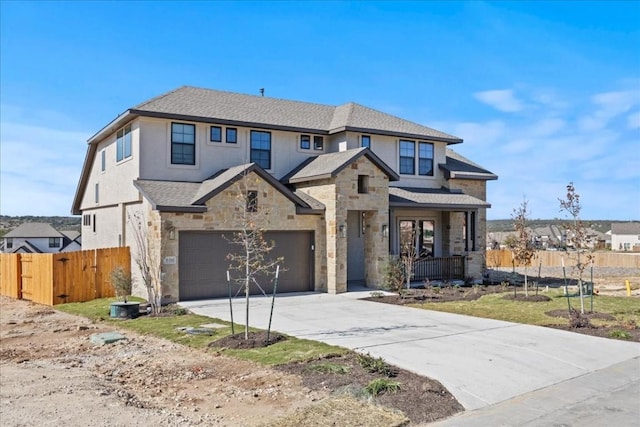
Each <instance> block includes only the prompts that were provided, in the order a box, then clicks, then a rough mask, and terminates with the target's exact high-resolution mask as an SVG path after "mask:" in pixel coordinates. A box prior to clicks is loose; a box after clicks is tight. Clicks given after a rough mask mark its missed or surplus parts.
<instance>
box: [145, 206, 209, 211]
mask: <svg viewBox="0 0 640 427" xmlns="http://www.w3.org/2000/svg"><path fill="white" fill-rule="evenodd" d="M154 210H157V211H159V212H178V213H205V212H206V211H207V207H206V206H166V205H155V206H154Z"/></svg>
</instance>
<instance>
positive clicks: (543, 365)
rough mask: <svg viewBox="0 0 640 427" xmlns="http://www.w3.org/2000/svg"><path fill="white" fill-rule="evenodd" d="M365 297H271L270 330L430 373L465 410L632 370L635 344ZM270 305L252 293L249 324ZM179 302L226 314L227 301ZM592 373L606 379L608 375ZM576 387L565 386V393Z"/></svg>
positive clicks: (261, 319)
mask: <svg viewBox="0 0 640 427" xmlns="http://www.w3.org/2000/svg"><path fill="white" fill-rule="evenodd" d="M366 296H368V292H365V293H356V292H354V293H352V292H350V293H347V294H340V295H330V294H323V293H306V294H282V295H280V296H278V298H277V299H276V305H275V309H274V318H273V323H272V329H273V330H276V331H280V332H283V333H286V334H289V335H293V336H296V337H299V338H307V339H311V340H316V341H322V342H326V343H328V344H333V345H338V346H342V347H347V348H350V349H354V350H357V351H361V352H369V353H370V354H371V355H373V356H376V357H383V358H384V359H385V360H387V361H388V362H389V363H391V364H393V365H396V366H398V367H401V368H404V369H407V370H410V371H413V372H416V373H418V374H421V375H424V376H427V377H430V378H433V379H436V380H438V381H440V382H441V383H442V384H443V385H444V386H445V387H446V388H447V389H448V390H449V391H450V392H451V393H452V394H453V395H454V396H455V397H456V398H457V399H458V401H459V402H460V403H461V404H462V405H463V406H464V407H465V408H466V409H467V410H475V409H480V408H486V407H491V406H492V405H496V404H498V403H500V402H505V401H508V400H509V399H513V398H515V397H517V396H522V395H525V394H526V393H530V392H533V391H536V390H543V389H546V388H548V387H550V386H554V385H556V384H563V383H566V384H567V387H569V388H570V389H571V388H572V386H571V383H567V381H569V380H572V379H578V378H581V377H584V376H585V375H588V374H595V373H596V372H600V371H601V372H605V373H606V372H608V371H606V369H607V368H610V367H613V366H614V365H618V364H623V365H621V366H626V367H627V368H628V369H630V370H633V368H634V366H635V367H636V368H638V359H636V358H638V357H640V344H638V343H629V342H623V341H617V340H610V339H605V338H598V337H592V336H587V335H581V334H576V333H571V332H565V331H561V330H556V329H551V328H544V327H537V326H529V325H521V324H515V323H509V322H502V321H498V320H491V319H482V318H476V317H469V316H461V315H456V314H450V313H442V312H436V311H428V310H420V309H415V308H409V307H401V306H395V305H389V304H381V303H375V302H368V301H359V300H357V298H359V297H366ZM270 304H271V299H270V298H265V297H252V298H251V301H250V320H249V323H250V325H251V326H254V327H258V328H266V326H267V323H268V319H269V310H270ZM180 305H182V306H183V307H185V308H188V309H189V310H191V311H192V312H194V313H197V314H202V315H206V316H210V317H217V318H220V319H224V320H230V318H229V301H228V300H225V299H221V300H205V301H188V302H181V303H180ZM233 309H234V314H235V317H236V320H240V319H242V321H244V309H245V303H244V300H243V299H235V300H234V302H233ZM626 362H628V365H625V364H624V363H626ZM638 370H640V369H636V371H638ZM636 373H637V372H636ZM598 378H599V379H600V380H601V381H603V384H606V383H607V375H605V374H601V375H600V376H599V377H598ZM603 386H604V385H603ZM576 393H577V391H575V390H572V389H571V390H570V393H569V394H570V395H575V394H576ZM568 399H569V400H570V399H571V397H568ZM447 425H458V424H447ZM461 425H462V424H461ZM465 425H466V424H465ZM469 425H473V424H469ZM485 425H486V424H485Z"/></svg>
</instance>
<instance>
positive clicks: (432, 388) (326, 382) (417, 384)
mask: <svg viewBox="0 0 640 427" xmlns="http://www.w3.org/2000/svg"><path fill="white" fill-rule="evenodd" d="M278 369H279V370H282V371H284V372H287V373H290V374H296V375H299V376H300V377H301V378H302V383H303V384H304V385H305V386H307V387H309V388H310V389H321V390H325V391H327V392H329V393H331V394H332V395H347V396H355V397H362V396H363V395H364V394H366V392H365V391H364V388H365V387H366V386H367V384H369V382H371V381H373V380H376V379H379V378H387V377H386V376H385V375H383V374H380V373H375V372H374V373H372V372H369V371H368V370H366V369H365V368H364V367H363V366H362V365H361V364H360V363H359V362H358V360H357V357H356V356H355V355H354V354H352V353H349V354H347V355H344V356H338V357H330V358H324V359H319V360H317V361H316V362H312V363H291V364H288V365H283V366H280V367H278ZM393 373H394V375H393V376H392V377H390V378H388V379H389V380H390V381H395V382H398V383H399V387H400V388H399V390H398V391H395V392H384V393H381V394H379V395H377V396H375V397H372V398H371V400H372V402H373V403H374V404H376V405H380V406H384V407H387V408H395V409H397V410H400V411H402V412H403V413H404V414H405V415H406V416H407V418H409V420H410V421H411V422H412V423H424V422H432V421H435V420H437V419H440V418H444V417H448V416H451V415H453V414H455V413H457V412H460V411H462V410H464V409H463V407H462V406H461V405H460V404H459V403H458V402H457V401H456V400H455V398H454V397H453V396H452V395H451V393H449V392H448V391H447V389H446V388H444V387H443V386H442V384H440V383H439V382H437V381H434V380H431V379H429V378H425V377H421V376H419V375H416V374H414V373H412V372H409V371H405V370H402V369H393ZM427 408H428V410H427Z"/></svg>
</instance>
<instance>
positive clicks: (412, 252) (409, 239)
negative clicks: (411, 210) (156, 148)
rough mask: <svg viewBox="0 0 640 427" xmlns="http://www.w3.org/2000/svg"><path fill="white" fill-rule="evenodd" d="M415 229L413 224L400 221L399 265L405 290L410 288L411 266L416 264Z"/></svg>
mask: <svg viewBox="0 0 640 427" xmlns="http://www.w3.org/2000/svg"><path fill="white" fill-rule="evenodd" d="M417 253H418V252H417V250H416V229H415V223H414V222H409V221H401V223H400V263H401V264H402V269H403V270H404V280H405V283H406V286H407V289H410V288H411V279H412V278H413V266H414V265H415V262H416V256H417Z"/></svg>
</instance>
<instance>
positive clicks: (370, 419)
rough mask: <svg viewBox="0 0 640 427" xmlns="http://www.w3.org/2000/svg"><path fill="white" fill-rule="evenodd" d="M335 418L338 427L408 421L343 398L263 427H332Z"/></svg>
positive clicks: (397, 424)
mask: <svg viewBox="0 0 640 427" xmlns="http://www.w3.org/2000/svg"><path fill="white" fill-rule="evenodd" d="M336 414H340V418H339V419H340V423H339V425H340V426H341V427H370V426H389V427H400V426H406V425H408V424H409V419H408V418H406V417H405V416H404V415H403V414H402V413H400V412H392V411H390V410H388V409H385V408H381V407H379V406H376V405H373V404H371V403H368V402H364V401H362V400H357V399H354V398H353V397H348V396H345V397H339V398H331V399H325V400H323V401H321V402H320V403H318V404H317V405H312V406H308V407H306V408H302V409H298V410H296V411H295V412H294V413H293V414H292V415H289V416H286V417H284V418H281V419H279V420H276V421H274V422H271V423H269V424H266V425H265V427H267V426H268V427H335V426H336V425H337V424H336Z"/></svg>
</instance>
